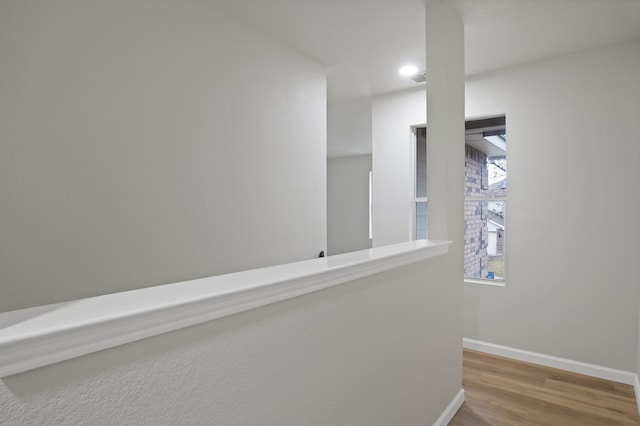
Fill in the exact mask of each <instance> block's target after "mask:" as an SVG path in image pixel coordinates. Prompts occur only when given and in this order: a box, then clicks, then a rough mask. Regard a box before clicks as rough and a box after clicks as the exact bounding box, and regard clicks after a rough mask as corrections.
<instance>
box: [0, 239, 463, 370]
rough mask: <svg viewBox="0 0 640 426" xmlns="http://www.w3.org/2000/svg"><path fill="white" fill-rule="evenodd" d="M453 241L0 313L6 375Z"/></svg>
mask: <svg viewBox="0 0 640 426" xmlns="http://www.w3.org/2000/svg"><path fill="white" fill-rule="evenodd" d="M450 244H451V242H450V241H434V240H431V241H429V240H422V241H411V242H407V243H401V244H394V245H389V246H383V247H377V248H373V249H368V250H361V251H356V252H351V253H345V254H341V255H337V256H329V257H323V258H316V259H311V260H305V261H301V262H295V263H288V264H285V265H277V266H271V267H267V268H260V269H253V270H249V271H243V272H237V273H233V274H226V275H219V276H214V277H208V278H201V279H197V280H191V281H185V282H180V283H174V284H166V285H161V286H155V287H148V288H143V289H139V290H132V291H126V292H122V293H115V294H108V295H104V296H98V297H91V298H88V299H81V300H75V301H71V302H64V303H58V304H54V305H45V306H38V307H35V308H29V309H23V310H19V311H11V312H4V313H0V377H5V376H9V375H12V374H16V373H21V372H23V371H27V370H31V369H34V368H37V367H42V366H45V365H48V364H53V363H56V362H60V361H64V360H67V359H71V358H74V357H78V356H81V355H86V354H89V353H91V352H96V351H100V350H103V349H107V348H111V347H114V346H118V345H122V344H125V343H129V342H133V341H136V340H140V339H144V338H147V337H151V336H155V335H158V334H161V333H166V332H169V331H173V330H177V329H180V328H184V327H188V326H191V325H195V324H199V323H202V322H205V321H210V320H213V319H216V318H221V317H224V316H228V315H232V314H236V313H239V312H243V311H247V310H250V309H254V308H257V307H260V306H265V305H268V304H271V303H275V302H279V301H282V300H286V299H291V298H293V297H296V296H300V295H303V294H307V293H311V292H314V291H318V290H322V289H326V288H328V287H332V286H336V285H339V284H343V283H347V282H349V281H353V280H355V279H358V278H363V277H367V276H369V275H373V274H376V273H378V272H382V271H386V270H389V269H393V268H397V267H400V266H403V265H407V264H410V263H414V262H418V261H421V260H424V259H428V258H431V257H435V256H439V255H443V254H445V253H447V252H448V250H449V245H450Z"/></svg>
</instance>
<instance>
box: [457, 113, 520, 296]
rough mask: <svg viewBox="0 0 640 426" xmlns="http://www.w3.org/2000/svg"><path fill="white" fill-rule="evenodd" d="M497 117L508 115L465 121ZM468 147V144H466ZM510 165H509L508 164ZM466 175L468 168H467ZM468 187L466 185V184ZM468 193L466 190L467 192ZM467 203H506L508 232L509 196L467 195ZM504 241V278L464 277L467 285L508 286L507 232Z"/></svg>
mask: <svg viewBox="0 0 640 426" xmlns="http://www.w3.org/2000/svg"><path fill="white" fill-rule="evenodd" d="M497 117H505V119H506V114H502V115H497V116H485V117H467V118H466V119H465V122H466V121H478V120H484V119H490V118H497ZM505 134H506V125H505ZM465 145H466V142H465ZM507 164H508V163H507ZM465 174H466V168H465ZM465 185H466V183H465ZM465 192H466V190H465ZM508 194H509V192H508V190H507V195H508ZM467 201H476V202H478V201H487V202H492V201H501V202H503V203H504V229H505V231H506V229H507V210H508V208H507V196H504V197H489V196H480V197H479V196H467V195H466V194H465V197H464V203H465V204H466V203H467ZM503 238H504V241H503V256H504V260H503V262H504V263H503V268H504V271H503V276H502V278H493V279H491V278H474V277H467V276H464V277H463V278H464V282H465V283H471V284H482V285H492V286H497V287H504V286H505V285H506V281H507V232H505V233H504V236H503Z"/></svg>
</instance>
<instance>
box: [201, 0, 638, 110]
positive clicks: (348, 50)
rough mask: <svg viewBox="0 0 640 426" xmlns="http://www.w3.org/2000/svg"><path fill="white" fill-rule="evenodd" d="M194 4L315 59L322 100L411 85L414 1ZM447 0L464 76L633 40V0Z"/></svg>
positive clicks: (420, 29) (419, 39)
mask: <svg viewBox="0 0 640 426" xmlns="http://www.w3.org/2000/svg"><path fill="white" fill-rule="evenodd" d="M203 1H207V2H209V3H210V4H212V5H214V6H215V7H217V8H219V9H220V10H222V11H223V12H224V13H226V14H228V15H230V16H232V17H234V18H236V19H238V20H239V21H241V22H244V23H245V24H247V25H249V26H252V27H254V28H257V29H259V30H261V31H263V32H265V33H267V34H270V35H272V36H273V37H275V38H277V39H279V40H280V41H282V42H284V43H286V44H288V45H290V46H292V47H294V48H295V49H297V50H298V51H300V52H303V53H305V54H307V55H309V56H310V57H312V58H314V59H316V60H317V61H319V62H321V63H323V64H325V65H326V66H327V72H328V79H329V89H328V90H329V96H330V98H331V99H345V98H352V97H356V96H371V95H375V94H379V93H384V92H389V91H394V90H400V89H405V88H410V87H415V85H416V83H414V82H412V81H411V80H408V79H407V78H405V77H401V76H399V75H398V73H397V70H398V68H399V67H400V66H401V65H403V64H406V63H414V64H416V65H417V66H419V67H421V68H422V67H424V61H425V54H424V50H425V49H424V34H425V31H424V3H423V0H203ZM429 1H432V0H429ZM455 1H456V3H457V5H458V7H459V9H460V11H461V14H462V16H463V20H464V22H465V43H466V73H467V75H471V74H476V73H480V72H485V71H490V70H495V69H499V68H504V67H508V66H513V65H517V64H521V63H526V62H531V61H535V60H539V59H542V58H547V57H552V56H557V55H561V54H565V53H569V52H572V51H578V50H583V49H588V48H592V47H598V46H606V45H610V44H615V43H620V42H624V41H630V40H635V39H640V0H455ZM427 78H428V76H427Z"/></svg>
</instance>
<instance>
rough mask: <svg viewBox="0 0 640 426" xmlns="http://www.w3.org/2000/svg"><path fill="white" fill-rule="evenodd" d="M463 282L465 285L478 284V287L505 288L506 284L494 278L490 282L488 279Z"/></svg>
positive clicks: (465, 279) (470, 279) (466, 279)
mask: <svg viewBox="0 0 640 426" xmlns="http://www.w3.org/2000/svg"><path fill="white" fill-rule="evenodd" d="M464 282H465V283H466V284H480V285H491V286H494V287H506V285H507V284H506V282H505V280H504V279H502V278H496V279H493V280H490V279H488V278H486V279H485V278H467V277H465V278H464Z"/></svg>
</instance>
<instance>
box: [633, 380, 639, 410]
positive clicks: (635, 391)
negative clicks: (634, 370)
mask: <svg viewBox="0 0 640 426" xmlns="http://www.w3.org/2000/svg"><path fill="white" fill-rule="evenodd" d="M633 394H634V396H635V397H636V406H637V407H638V414H640V379H638V375H637V374H636V375H635V378H634V380H633Z"/></svg>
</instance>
